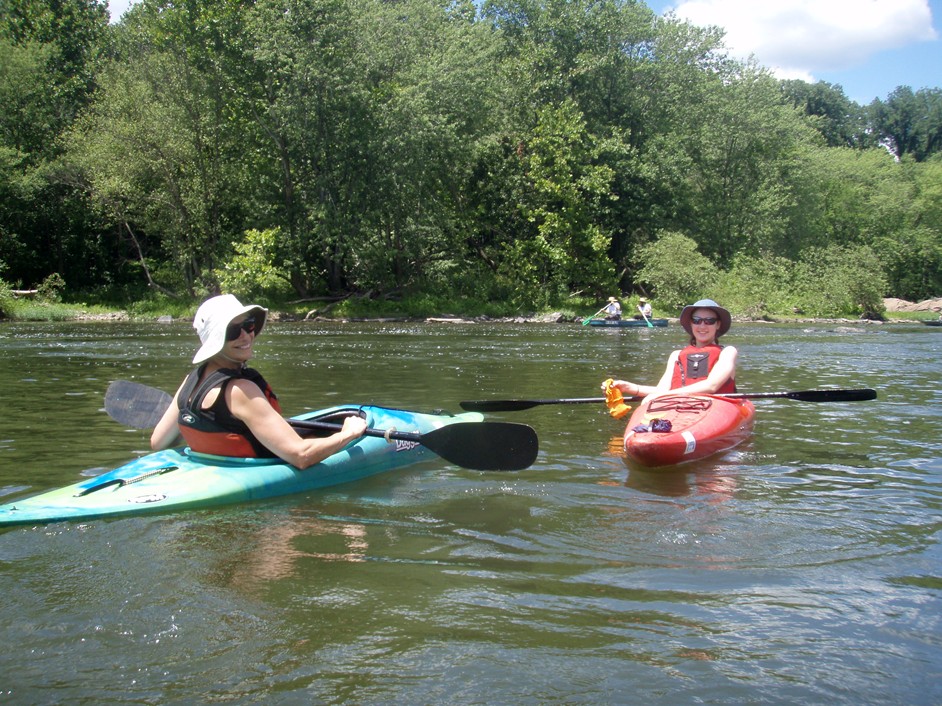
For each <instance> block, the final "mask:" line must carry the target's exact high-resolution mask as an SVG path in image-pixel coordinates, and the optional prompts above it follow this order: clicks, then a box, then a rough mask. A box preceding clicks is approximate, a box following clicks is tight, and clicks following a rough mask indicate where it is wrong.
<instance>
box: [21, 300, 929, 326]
mask: <svg viewBox="0 0 942 706" xmlns="http://www.w3.org/2000/svg"><path fill="white" fill-rule="evenodd" d="M883 303H884V306H885V307H886V315H885V316H884V318H883V319H882V320H880V319H851V318H810V317H804V316H801V315H795V316H769V317H765V318H760V319H756V318H749V317H743V316H733V321H736V322H739V323H769V324H808V325H820V324H840V325H868V326H870V325H873V326H880V325H884V324H911V323H919V322H922V321H926V320H934V319H937V318H939V312H942V298H936V299H927V300H924V301H921V302H908V301H905V300H903V299H896V298H887V299H884V300H883ZM893 314H902V316H893ZM656 316H657V318H666V319H667V320H668V321H669V322H670V323H671V324H672V325H676V324H678V322H679V319H678V318H677V317H667V316H662V315H660V314H656ZM147 318H152V319H155V320H156V321H158V322H160V323H172V322H173V321H192V317H186V316H181V317H173V316H170V315H167V314H164V315H159V316H156V317H146V316H132V315H131V314H130V313H128V312H127V311H120V310H119V311H100V310H86V309H69V307H68V306H67V305H62V304H57V305H55V315H54V316H43V315H42V309H41V308H40V307H38V306H34V307H31V311H30V314H29V315H27V316H24V317H22V318H21V317H17V318H16V319H15V320H18V321H50V320H55V321H63V320H73V321H105V322H107V321H115V322H117V321H131V320H141V319H147ZM269 319H270V320H271V321H284V322H288V321H309V322H322V323H353V322H364V321H369V322H376V323H385V322H388V323H429V324H444V325H448V324H473V323H509V324H533V323H537V324H571V323H581V322H582V321H584V320H585V318H584V317H583V316H579V315H575V314H572V313H569V312H564V311H552V312H547V313H543V314H532V315H526V316H523V315H521V316H503V317H500V316H498V317H493V316H457V315H449V314H440V315H436V316H326V315H324V314H321V313H319V312H318V311H317V310H314V311H309V312H306V313H297V312H291V311H279V310H277V309H272V310H271V311H270V313H269Z"/></svg>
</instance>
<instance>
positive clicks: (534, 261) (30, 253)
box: [0, 0, 942, 316]
mask: <svg viewBox="0 0 942 706" xmlns="http://www.w3.org/2000/svg"><path fill="white" fill-rule="evenodd" d="M0 105H2V106H3V110H2V113H0V280H2V282H0V290H2V291H0V300H2V297H3V296H4V294H3V293H4V292H6V293H9V292H10V291H11V290H12V289H17V288H33V287H45V288H46V289H51V290H58V291H64V292H65V293H67V294H70V295H72V296H87V297H92V296H93V297H100V298H105V299H108V298H110V299H111V300H112V301H124V300H127V301H130V300H134V299H135V298H141V297H147V296H159V297H168V298H173V297H182V298H190V299H192V298H196V297H200V296H204V295H205V294H206V293H209V292H215V291H219V290H220V289H223V290H226V291H231V292H235V293H237V294H239V295H242V296H248V297H256V298H261V299H267V300H269V301H285V300H290V299H292V298H332V297H333V298H342V297H345V296H349V295H352V294H355V295H359V296H369V297H373V298H402V297H419V298H421V297H427V298H430V299H432V300H436V299H437V300H442V301H445V300H450V301H458V302H460V301H462V300H472V301H473V300H476V301H500V302H504V303H505V304H506V305H507V306H508V307H511V308H515V309H518V310H533V309H538V308H544V307H549V306H554V305H557V304H558V303H560V302H564V301H566V300H567V299H568V298H570V297H572V296H573V295H582V296H586V297H592V298H594V297H604V296H608V295H609V294H612V293H617V292H619V291H620V292H622V293H624V294H626V295H631V294H639V293H643V294H646V295H648V296H654V297H655V298H656V302H657V304H658V306H659V307H660V308H661V309H663V310H669V309H671V308H674V307H677V306H680V305H682V304H684V303H686V302H689V301H690V300H692V299H694V298H699V297H700V296H703V295H705V294H709V295H711V296H713V298H716V299H718V300H721V301H723V302H724V303H727V304H728V305H730V307H731V308H734V309H735V310H739V311H740V312H741V313H748V314H751V315H754V316H762V315H764V314H769V313H775V312H784V311H792V310H801V311H804V312H807V313H808V314H812V315H814V314H817V315H829V314H857V315H860V314H864V315H866V314H879V313H880V311H881V310H882V298H883V297H884V296H895V297H900V298H903V299H910V300H916V299H921V298H928V297H930V296H936V295H939V294H940V293H942V90H940V89H938V88H930V89H925V88H923V89H919V90H916V91H913V90H912V89H911V88H909V87H906V86H900V87H898V88H897V89H896V90H895V91H893V92H892V93H891V94H890V95H889V96H887V97H886V99H885V100H876V101H874V102H873V103H872V104H871V105H868V106H860V105H857V104H856V103H854V102H852V101H850V100H849V99H848V98H847V97H846V96H845V94H844V92H843V89H842V88H841V87H840V86H837V85H832V84H827V83H824V82H819V83H817V84H808V83H805V82H801V81H780V80H777V79H775V78H774V77H772V75H771V74H770V72H769V71H768V70H766V69H765V68H763V67H762V66H759V65H756V64H754V63H748V62H747V63H744V62H741V61H737V60H733V59H731V58H730V57H729V56H728V54H727V53H726V51H725V50H724V45H723V35H722V32H721V31H719V30H718V29H716V28H711V29H703V28H698V27H694V26H692V25H689V24H686V23H683V22H680V21H678V20H676V19H674V18H672V17H667V18H663V17H658V16H656V15H655V14H654V13H653V12H652V11H651V10H650V9H649V8H648V7H647V6H646V5H644V4H643V3H641V2H634V1H633V0H486V1H485V2H483V3H480V4H479V3H474V2H471V0H141V2H138V3H136V4H135V5H134V6H133V7H132V9H131V11H130V12H129V13H128V14H127V15H125V17H124V18H123V20H122V21H121V22H120V23H118V24H114V25H110V24H109V23H108V13H107V7H106V4H105V3H104V2H103V1H99V0H12V1H11V0H4V2H2V3H0Z"/></svg>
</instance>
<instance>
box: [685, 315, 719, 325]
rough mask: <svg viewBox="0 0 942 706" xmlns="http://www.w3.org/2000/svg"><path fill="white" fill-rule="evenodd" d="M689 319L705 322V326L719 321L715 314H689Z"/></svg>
mask: <svg viewBox="0 0 942 706" xmlns="http://www.w3.org/2000/svg"><path fill="white" fill-rule="evenodd" d="M690 320H691V321H693V322H694V323H695V324H706V325H707V326H712V325H713V324H715V323H716V322H717V321H719V319H717V318H716V317H715V316H691V317H690Z"/></svg>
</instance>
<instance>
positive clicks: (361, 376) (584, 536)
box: [0, 322, 942, 706]
mask: <svg viewBox="0 0 942 706" xmlns="http://www.w3.org/2000/svg"><path fill="white" fill-rule="evenodd" d="M682 334H683V332H682V331H681V329H680V328H679V327H677V325H676V324H672V325H671V326H669V327H668V328H664V329H626V330H623V331H611V330H597V329H592V328H590V327H583V326H580V325H579V324H557V325H542V324H527V325H519V324H507V323H499V324H498V323H476V324H460V323H459V324H425V323H416V324H412V323H353V324H339V323H338V324H308V323H276V322H273V323H270V324H269V326H268V327H267V328H266V330H265V332H264V333H263V335H262V336H261V337H260V339H259V342H258V344H257V347H256V354H257V358H256V360H255V365H256V366H257V367H258V368H259V369H260V370H262V372H263V373H264V374H265V375H266V377H267V378H268V379H269V381H270V382H271V383H272V385H273V386H274V388H275V389H276V390H277V391H278V393H279V397H280V398H281V401H282V405H283V407H284V409H285V411H286V412H287V413H289V414H295V413H298V412H301V411H304V410H309V409H317V408H321V407H327V406H331V405H333V404H339V403H367V402H371V403H379V404H387V405H390V406H398V407H407V408H411V409H419V410H428V409H435V408H443V409H449V410H452V411H459V407H458V402H459V401H461V400H467V399H489V398H500V399H506V398H557V397H564V398H569V397H592V396H599V395H601V392H600V390H599V384H600V383H601V381H602V380H604V379H605V378H607V377H610V376H619V377H624V378H629V379H636V380H640V381H650V382H652V383H653V382H654V381H656V379H657V378H658V377H659V375H660V373H661V370H662V367H663V364H664V361H665V360H666V357H667V355H668V353H669V351H670V350H671V349H672V348H674V347H677V346H678V345H679V344H681V343H682V342H683V338H684V337H683V335H682ZM726 339H727V340H726V342H727V343H730V344H733V345H736V346H737V347H738V348H739V350H740V365H739V376H738V382H739V388H740V391H745V392H769V391H779V390H802V389H814V388H826V387H837V388H857V387H872V388H875V389H876V390H877V391H878V394H879V399H878V400H877V401H875V402H854V403H817V404H812V403H801V402H795V401H791V400H785V399H771V400H761V401H758V402H757V404H756V406H757V409H758V412H757V421H756V427H755V433H754V435H753V437H752V438H751V439H750V440H749V441H747V442H746V443H744V444H743V445H741V446H740V447H738V448H737V449H735V450H733V451H731V452H729V453H727V454H725V455H723V456H721V457H719V458H714V459H711V460H709V461H708V462H702V463H700V464H698V465H697V466H695V467H690V468H682V469H680V470H676V469H675V470H671V471H659V472H653V471H640V470H637V469H631V468H628V467H627V466H626V464H625V462H624V461H623V459H622V458H621V456H620V455H619V454H618V440H619V437H620V435H621V433H622V431H623V424H624V422H620V421H616V420H613V419H611V418H610V417H609V416H608V415H607V414H606V411H605V409H604V406H603V405H601V404H600V405H598V406H596V405H586V404H579V405H552V406H550V405H547V406H541V407H537V408H533V409H531V410H527V411H524V412H515V413H504V414H501V415H491V418H493V419H495V420H504V421H516V422H525V423H527V424H530V425H532V426H533V427H534V428H535V429H536V431H537V432H538V434H539V436H540V454H539V458H538V459H537V462H536V463H535V464H534V465H533V466H532V467H531V468H529V469H527V470H525V471H519V472H505V473H498V472H491V473H482V472H477V471H471V470H467V469H462V468H458V467H456V466H453V465H450V464H448V463H446V462H444V461H440V460H430V461H425V462H422V463H421V464H419V465H416V466H413V467H410V468H408V469H405V470H400V471H394V472H391V473H388V474H385V475H380V476H377V477H374V478H371V479H368V480H366V481H363V482H359V483H354V484H348V485H345V486H340V487H336V488H332V489H327V490H322V491H316V492H310V493H307V494H301V495H295V496H290V497H286V498H280V499H276V500H270V501H263V502H259V503H254V504H247V505H235V506H228V507H223V508H217V509H212V510H205V511H191V512H186V513H178V514H170V515H156V516H145V517H135V518H127V519H112V520H101V521H94V522H87V523H71V524H70V523H56V524H51V525H48V526H36V527H32V526H28V527H14V528H9V529H6V530H0V562H2V574H0V589H2V596H3V600H2V602H0V629H2V634H3V636H4V642H5V648H4V650H2V651H0V702H2V703H4V704H8V703H9V704H64V703H69V704H76V703H89V704H91V703H95V704H111V703H113V704H124V703H136V704H186V703H221V704H256V703H259V704H261V703H264V704H429V705H432V704H461V705H462V706H466V705H468V704H515V705H519V704H612V703H619V704H650V703H665V704H692V703H698V704H747V703H748V704H757V703H763V704H795V703H801V704H822V703H828V704H854V705H859V704H927V705H929V704H936V705H937V704H940V703H942V625H940V622H942V551H940V539H942V487H940V486H942V411H940V410H942V392H940V389H942V384H940V383H942V376H940V374H939V364H940V359H942V355H940V353H942V329H933V328H929V327H924V326H919V325H906V324H893V325H884V326H876V325H869V326H867V325H846V326H840V325H836V324H820V325H813V326H812V325H806V326H798V325H760V324H749V325H736V326H734V328H733V331H732V332H731V334H730V335H728V336H727V337H726ZM195 340H196V339H195V337H194V335H193V332H192V329H191V328H190V327H189V325H188V324H186V323H182V322H181V323H173V324H156V323H154V324H129V323H128V324H126V323H107V324H104V323H69V324H26V323H14V324H10V323H7V324H4V325H2V326H0V359H2V360H3V369H4V375H3V376H2V377H0V399H2V409H0V493H2V495H3V496H4V497H2V498H0V501H3V502H7V501H9V500H11V499H15V498H16V497H18V496H21V495H24V494H28V493H34V492H38V491H41V490H47V489H51V488H54V487H58V486H61V485H65V484H68V483H73V482H75V481H77V480H80V479H81V477H82V476H83V475H94V474H98V473H101V472H103V471H104V470H107V469H109V468H112V467H114V466H116V465H119V464H120V463H122V462H123V461H125V460H128V459H130V458H132V457H134V456H135V455H138V454H142V453H144V452H145V451H146V449H147V435H146V433H144V432H141V431H136V430H129V429H125V428H123V427H121V426H120V425H118V424H117V423H115V422H114V421H112V420H111V419H109V418H108V416H107V415H106V414H105V413H104V411H103V403H102V399H103V395H104V392H105V389H106V387H107V385H108V383H109V382H110V381H111V380H116V379H130V380H135V381H137V382H142V383H144V384H147V385H152V386H155V387H160V388H162V389H165V390H167V391H169V392H172V391H173V389H174V388H175V386H176V385H177V384H178V383H179V381H180V380H181V379H182V377H183V375H184V374H185V372H186V371H187V370H188V360H189V357H190V356H191V355H192V353H193V351H194V349H195Z"/></svg>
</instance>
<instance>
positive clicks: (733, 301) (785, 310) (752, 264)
mask: <svg viewBox="0 0 942 706" xmlns="http://www.w3.org/2000/svg"><path fill="white" fill-rule="evenodd" d="M715 299H716V300H717V301H719V302H722V303H723V305H724V306H726V307H727V308H728V309H730V310H732V311H736V312H739V313H741V314H743V315H745V316H748V317H750V318H755V319H764V318H770V317H772V316H774V315H780V314H791V313H797V312H798V310H799V309H800V304H801V301H800V299H801V297H800V295H799V294H798V293H797V282H796V277H795V263H794V262H792V261H791V260H789V259H787V258H784V257H780V256H776V255H759V256H753V255H741V256H739V257H737V258H736V260H735V262H734V263H733V267H732V268H731V269H730V270H729V271H728V272H721V273H720V275H719V282H718V284H717V287H716V297H715Z"/></svg>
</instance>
